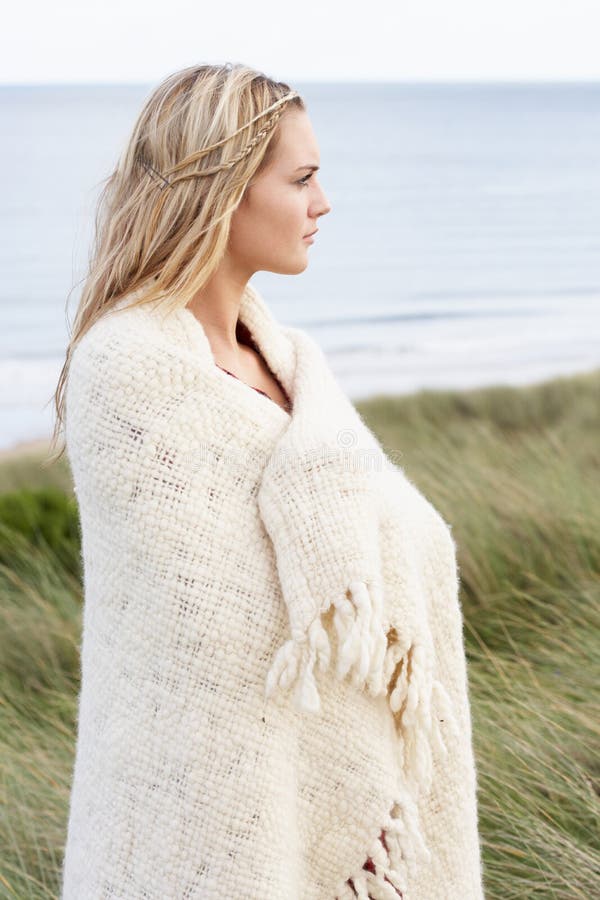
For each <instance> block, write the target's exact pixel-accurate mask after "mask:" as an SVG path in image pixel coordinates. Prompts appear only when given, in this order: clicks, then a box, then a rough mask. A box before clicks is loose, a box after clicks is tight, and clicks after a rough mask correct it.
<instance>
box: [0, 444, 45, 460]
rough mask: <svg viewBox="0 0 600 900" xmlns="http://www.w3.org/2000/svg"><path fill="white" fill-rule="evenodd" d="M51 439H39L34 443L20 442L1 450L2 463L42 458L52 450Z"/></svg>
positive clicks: (0, 458)
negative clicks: (27, 458) (28, 457)
mask: <svg viewBox="0 0 600 900" xmlns="http://www.w3.org/2000/svg"><path fill="white" fill-rule="evenodd" d="M50 443H51V441H50V438H38V439H36V440H33V441H20V442H19V443H18V444H13V445H12V447H2V448H0V463H2V462H9V461H10V460H12V459H22V458H23V457H24V456H29V455H32V456H34V455H35V456H38V455H39V456H41V455H42V454H46V453H48V452H49V450H50Z"/></svg>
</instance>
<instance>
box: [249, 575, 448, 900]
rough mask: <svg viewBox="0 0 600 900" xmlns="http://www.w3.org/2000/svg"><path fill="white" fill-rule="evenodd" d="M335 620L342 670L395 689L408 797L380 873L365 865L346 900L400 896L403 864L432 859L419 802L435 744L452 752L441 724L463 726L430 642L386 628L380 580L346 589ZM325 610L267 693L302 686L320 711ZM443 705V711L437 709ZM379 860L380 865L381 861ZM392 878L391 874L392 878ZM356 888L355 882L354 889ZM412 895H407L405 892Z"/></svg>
mask: <svg viewBox="0 0 600 900" xmlns="http://www.w3.org/2000/svg"><path fill="white" fill-rule="evenodd" d="M333 605H334V607H335V610H334V616H333V625H334V627H335V631H336V634H337V644H338V655H337V664H336V676H337V678H338V679H339V680H342V679H343V678H345V677H346V676H347V675H348V674H349V673H350V677H351V682H352V684H353V685H354V686H355V687H356V688H358V689H366V690H367V691H368V692H369V693H370V694H372V695H373V696H380V695H381V694H383V693H386V694H387V695H388V702H389V705H390V709H391V711H392V713H393V715H394V721H395V724H396V730H397V733H398V735H399V738H400V740H399V744H400V747H401V760H400V762H401V768H402V772H403V778H402V783H403V784H404V785H405V787H400V786H399V787H400V791H401V795H400V796H399V799H398V800H397V801H396V803H395V805H394V808H393V814H390V815H389V817H388V819H387V821H386V822H385V823H383V828H384V830H385V833H386V838H388V837H389V840H387V843H388V851H387V853H386V851H385V850H384V848H383V847H382V845H381V843H380V841H379V838H377V840H376V841H374V843H373V846H372V847H371V848H370V850H369V855H370V856H371V858H372V859H373V861H374V862H375V865H376V872H375V873H373V872H370V871H368V870H361V872H360V873H358V874H357V875H356V876H354V877H353V879H352V881H353V884H354V887H355V892H356V893H353V894H350V893H346V894H345V893H344V891H343V890H342V891H341V892H338V896H339V898H340V900H345V898H346V897H348V898H350V897H356V896H358V900H368V898H369V897H373V898H377V900H379V898H381V900H398V891H397V890H395V888H396V887H397V888H398V889H399V890H400V891H404V892H406V891H407V885H406V881H405V876H404V875H403V874H401V873H403V872H404V868H403V866H406V867H407V869H408V871H409V872H412V871H414V869H415V867H416V866H417V865H418V861H419V857H420V858H424V859H425V860H428V859H430V851H429V850H428V848H427V846H426V844H425V841H424V838H423V834H422V830H421V826H420V822H419V814H418V807H417V800H418V797H419V796H420V794H421V792H424V793H425V794H427V793H428V791H429V789H430V787H431V783H432V778H433V752H432V748H433V747H435V749H436V750H437V751H438V753H439V754H440V755H441V756H442V757H445V756H446V755H447V753H448V750H447V747H446V744H445V743H444V739H443V736H442V730H441V728H440V722H444V723H445V724H446V726H447V727H448V729H449V730H450V731H452V732H453V733H454V734H455V735H456V734H457V732H458V725H457V723H456V719H455V716H454V712H453V710H452V704H451V701H450V698H449V696H448V693H447V691H446V689H445V688H444V686H443V684H442V682H441V681H440V680H439V679H437V678H434V676H433V661H432V659H431V656H430V654H428V652H427V649H426V646H425V644H424V642H423V641H422V640H419V639H418V638H414V639H410V638H406V637H404V640H402V639H401V638H400V635H401V634H402V624H401V623H399V625H398V628H397V629H396V628H395V627H391V628H390V629H389V630H388V632H387V633H386V631H385V629H384V627H383V624H382V622H383V618H382V617H383V602H382V591H381V587H380V585H376V584H372V585H371V589H369V585H368V584H367V583H366V582H364V581H354V582H351V583H350V585H349V587H348V589H347V590H346V592H345V595H344V596H342V597H337V598H336V599H335V600H334V601H333ZM326 612H327V610H324V611H321V612H320V613H319V614H318V615H317V616H316V617H315V618H314V619H313V621H312V623H311V624H310V626H309V628H308V631H307V632H306V633H305V632H303V631H300V630H295V629H294V628H292V637H291V639H290V640H288V641H286V643H285V644H284V645H283V646H282V647H280V648H279V650H278V651H277V653H276V655H275V657H274V660H273V663H272V665H271V668H270V670H269V673H268V675H267V681H266V690H265V696H266V697H270V696H271V695H272V694H273V692H274V691H275V689H276V688H277V687H279V688H281V689H284V690H286V689H288V688H289V687H291V686H292V685H294V695H293V700H294V705H295V707H296V708H297V709H299V710H305V711H308V712H319V711H320V709H321V702H320V697H319V692H318V690H317V685H316V681H315V676H314V668H315V665H318V667H319V670H320V671H322V672H325V671H327V670H328V669H329V666H330V662H331V645H330V641H329V636H328V634H327V630H326V628H325V627H324V625H323V621H322V617H323V615H325V613H326ZM434 707H435V709H434ZM377 861H379V865H377ZM386 879H387V880H386ZM347 889H348V890H350V888H347ZM404 897H405V898H406V897H407V894H406V893H404Z"/></svg>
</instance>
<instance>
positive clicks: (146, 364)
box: [70, 305, 191, 383]
mask: <svg viewBox="0 0 600 900" xmlns="http://www.w3.org/2000/svg"><path fill="white" fill-rule="evenodd" d="M186 350H187V347H186V344H185V342H184V341H182V340H181V336H180V335H179V334H178V332H177V323H176V321H175V317H171V319H170V320H168V321H167V322H164V321H162V318H161V316H159V315H157V314H156V312H155V311H152V310H151V309H148V308H145V307H144V306H143V305H142V306H136V307H123V306H121V307H119V306H117V307H115V308H112V309H110V310H108V311H107V312H105V313H103V314H102V315H101V316H100V317H99V318H97V319H96V320H95V321H94V322H93V323H92V325H91V326H89V328H88V329H87V330H86V331H85V332H84V334H83V335H82V336H81V337H80V338H79V340H78V341H77V342H76V344H75V345H74V347H73V349H72V351H71V360H70V367H71V370H72V371H73V372H75V371H77V372H79V373H80V374H84V373H87V374H88V375H89V376H90V377H93V376H94V373H99V372H104V373H106V372H108V373H110V375H111V380H112V381H113V382H115V383H116V382H119V381H120V380H123V379H124V380H131V381H138V380H144V381H145V380H147V379H148V376H149V375H151V374H154V375H158V376H160V374H161V372H162V373H163V374H167V372H169V371H175V370H177V371H178V372H180V373H181V372H182V371H183V370H184V369H185V368H186V367H189V364H190V362H191V360H190V358H189V353H187V352H186Z"/></svg>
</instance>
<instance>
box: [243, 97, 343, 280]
mask: <svg viewBox="0 0 600 900" xmlns="http://www.w3.org/2000/svg"><path fill="white" fill-rule="evenodd" d="M278 127H279V129H280V134H279V143H278V145H277V148H276V149H275V152H274V154H273V157H272V159H271V161H270V162H269V165H268V166H267V168H265V169H264V170H263V171H262V172H261V173H260V174H259V175H258V176H257V177H256V178H255V179H254V180H253V181H252V182H251V183H250V185H249V187H248V188H247V189H246V193H245V194H244V197H243V199H242V201H241V203H240V205H239V206H238V208H237V209H236V211H235V212H234V214H233V217H232V221H231V231H230V236H229V244H228V248H227V252H228V255H229V257H230V262H231V263H232V264H233V266H234V268H236V269H238V270H239V271H240V272H241V274H242V277H243V278H250V277H251V276H252V275H253V274H254V272H258V271H266V272H277V273H279V274H284V275H295V274H298V273H299V272H302V271H304V269H305V268H306V267H307V265H308V251H309V249H310V246H311V242H310V241H307V240H305V239H304V236H305V235H307V234H310V232H312V231H314V230H315V229H316V228H317V220H318V218H319V216H322V215H324V214H325V213H328V212H329V211H330V209H331V206H330V205H329V202H328V200H327V197H326V196H325V194H324V193H323V190H322V188H321V185H320V184H319V182H318V180H317V175H316V172H312V173H311V169H310V167H311V166H314V167H315V168H318V167H319V164H320V156H319V148H318V146H317V141H316V138H315V135H314V132H313V129H312V126H311V124H310V119H309V117H308V114H307V113H306V112H304V111H302V110H297V109H293V110H287V111H286V112H285V113H284V114H283V116H282V117H281V119H280V120H279V126H278ZM313 240H318V235H315V236H314V238H313Z"/></svg>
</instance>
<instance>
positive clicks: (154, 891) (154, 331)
mask: <svg viewBox="0 0 600 900" xmlns="http://www.w3.org/2000/svg"><path fill="white" fill-rule="evenodd" d="M319 165H320V157H319V148H318V144H317V140H316V137H315V134H314V131H313V129H312V126H311V122H310V118H309V115H308V112H307V109H306V106H305V104H304V102H303V101H302V99H301V97H300V96H299V95H298V94H297V92H295V91H293V90H292V89H290V87H289V86H288V85H287V84H284V83H281V82H276V81H273V80H272V79H270V78H268V77H266V76H265V75H264V74H262V73H260V72H257V71H255V70H253V69H250V68H248V67H246V66H243V65H230V64H227V65H223V66H216V65H215V66H209V65H206V66H198V67H193V68H188V69H185V70H183V71H181V72H177V73H175V74H173V75H172V76H170V77H169V78H167V79H166V81H165V82H164V83H163V84H161V85H160V86H159V87H158V88H157V89H156V90H155V91H154V92H153V93H152V94H151V96H150V97H149V99H148V100H147V102H146V104H145V106H144V108H143V110H142V112H141V114H140V116H139V118H138V121H137V122H136V124H135V127H134V129H133V133H132V135H131V137H130V140H129V142H128V143H127V146H126V148H125V150H124V153H123V155H122V157H121V159H120V160H119V162H118V165H117V167H116V169H115V171H114V172H113V173H112V175H111V176H110V178H109V179H108V182H107V184H106V187H105V190H104V193H103V197H102V198H101V203H100V210H99V216H98V221H97V235H96V244H95V248H94V253H93V255H92V261H91V266H90V271H89V275H88V278H87V280H86V283H85V285H84V290H83V293H82V297H81V301H80V306H79V309H78V312H77V316H76V320H75V323H74V329H73V335H72V338H71V341H70V345H69V348H68V353H67V359H66V361H65V366H64V368H63V371H62V373H61V379H60V381H59V385H58V388H57V395H56V405H57V428H56V430H55V438H56V436H57V434H58V429H59V427H60V425H61V423H63V422H64V424H65V436H66V447H67V450H68V456H69V461H70V465H71V469H72V473H73V479H74V485H75V490H76V494H77V499H78V504H79V512H80V522H81V535H82V557H83V563H84V601H85V602H84V611H83V633H82V645H81V691H80V696H79V707H78V731H77V743H76V757H75V764H74V769H73V780H72V788H71V797H70V809H69V821H68V833H67V840H66V846H65V855H64V862H63V871H62V879H63V880H62V898H63V900H92V898H93V900H100V898H108V897H114V898H126V900H141V898H142V897H145V898H148V900H150V898H152V900H154V898H156V900H166V898H169V900H171V898H172V900H184V898H187V900H195V898H198V900H199V898H202V900H207V898H224V897H235V898H257V900H258V898H260V900H334V898H339V900H342V898H352V897H360V898H369V897H372V898H398V897H402V898H404V900H408V898H411V900H436V898H440V900H441V898H444V900H447V898H450V897H460V898H461V900H469V898H473V900H475V898H476V900H480V898H482V897H483V889H482V871H481V858H480V848H479V837H478V827H477V826H478V821H477V781H476V770H475V762H474V757H473V751H472V743H471V718H470V709H469V697H468V682H467V671H466V660H465V654H464V648H463V639H462V630H461V629H462V620H461V611H460V605H459V600H458V575H457V566H456V553H455V550H456V548H455V545H454V542H453V539H452V536H451V532H450V527H449V526H448V524H447V523H446V522H445V521H444V520H443V519H442V518H441V516H440V515H439V513H438V512H437V511H436V510H435V509H434V508H433V507H432V505H431V504H430V503H429V502H428V501H427V500H426V499H425V497H423V495H422V494H421V493H420V492H419V491H418V490H417V489H416V487H415V486H414V485H412V483H411V482H410V481H409V480H408V478H407V477H406V476H405V474H404V472H403V471H402V469H401V468H400V467H399V466H397V465H395V464H394V463H393V462H392V461H391V459H390V457H389V456H388V455H386V453H385V452H384V450H383V448H382V447H381V445H380V444H379V442H378V441H377V439H376V438H375V436H374V435H373V433H372V432H371V431H370V430H369V429H368V427H367V426H366V424H365V422H364V421H363V420H362V418H361V417H360V416H359V415H358V413H357V411H356V409H355V408H354V406H353V404H352V403H351V402H350V400H349V399H348V398H347V397H346V396H345V394H344V392H343V391H342V390H341V388H340V386H339V385H338V384H337V381H336V379H335V378H334V377H333V375H332V373H331V370H330V368H329V366H328V365H327V362H326V360H325V357H324V355H323V353H322V352H321V350H320V348H319V346H318V345H317V343H316V342H315V341H314V340H313V339H312V338H310V337H309V336H308V335H307V334H306V333H305V332H304V331H303V330H301V329H296V328H291V327H285V326H283V325H281V324H280V323H278V322H277V321H276V320H275V318H274V317H273V315H272V313H271V312H270V310H269V308H268V306H267V304H266V303H265V302H264V300H263V299H262V297H261V296H260V295H259V293H258V292H257V290H256V289H255V288H254V287H253V286H252V285H251V284H250V279H251V277H252V275H253V274H254V273H255V272H257V271H261V270H265V271H270V272H277V273H280V274H285V275H293V274H298V273H300V272H302V271H304V269H305V268H306V266H307V265H308V258H309V251H310V245H311V243H312V241H313V240H314V237H312V235H314V233H315V232H316V231H317V229H318V225H319V222H320V219H321V217H322V216H324V215H325V214H326V213H328V212H329V211H330V209H331V207H330V205H329V202H328V199H327V197H326V195H325V194H324V192H323V189H322V187H321V185H320V183H319V179H318V176H317V172H318V170H319Z"/></svg>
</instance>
